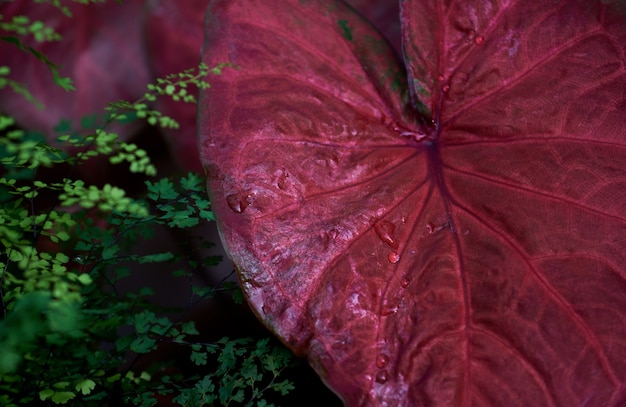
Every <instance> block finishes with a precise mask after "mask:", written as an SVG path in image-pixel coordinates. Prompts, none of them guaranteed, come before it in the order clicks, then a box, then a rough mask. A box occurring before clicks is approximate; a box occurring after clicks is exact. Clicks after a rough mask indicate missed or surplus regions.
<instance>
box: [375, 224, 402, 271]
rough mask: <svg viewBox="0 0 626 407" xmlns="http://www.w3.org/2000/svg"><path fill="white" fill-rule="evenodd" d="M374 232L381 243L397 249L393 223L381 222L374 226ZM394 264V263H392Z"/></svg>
mask: <svg viewBox="0 0 626 407" xmlns="http://www.w3.org/2000/svg"><path fill="white" fill-rule="evenodd" d="M374 230H375V231H376V234H377V235H378V237H379V238H380V240H382V241H383V242H385V243H387V244H388V245H389V246H391V248H392V249H397V248H398V241H397V240H396V239H395V237H394V236H393V232H394V230H396V225H394V224H393V223H391V222H389V221H386V220H383V221H381V222H378V223H376V224H375V225H374ZM392 263H395V262H392Z"/></svg>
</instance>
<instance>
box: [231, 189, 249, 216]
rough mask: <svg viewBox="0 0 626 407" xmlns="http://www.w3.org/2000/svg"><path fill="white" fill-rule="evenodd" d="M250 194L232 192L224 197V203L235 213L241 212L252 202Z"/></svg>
mask: <svg viewBox="0 0 626 407" xmlns="http://www.w3.org/2000/svg"><path fill="white" fill-rule="evenodd" d="M251 198H252V195H250V194H245V193H239V194H232V195H228V196H227V197H226V203H227V204H228V206H229V207H230V209H232V210H233V212H235V213H242V212H243V211H245V210H246V208H247V207H248V206H249V205H250V204H251V203H252V200H251Z"/></svg>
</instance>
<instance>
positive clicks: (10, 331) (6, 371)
mask: <svg viewBox="0 0 626 407" xmlns="http://www.w3.org/2000/svg"><path fill="white" fill-rule="evenodd" d="M38 2H43V1H38ZM47 2H48V3H51V4H53V5H55V6H57V7H59V8H61V9H62V10H63V11H64V12H66V14H68V15H69V10H68V9H67V8H64V6H62V5H61V4H60V2H59V1H55V0H52V1H47ZM80 2H81V3H89V1H80ZM0 30H4V31H5V32H9V33H10V34H12V35H8V36H4V37H2V38H3V40H5V41H9V42H11V43H13V44H15V45H17V46H18V47H17V48H16V49H17V50H18V51H16V52H19V49H21V50H22V51H23V50H27V51H29V52H31V53H32V52H33V50H32V49H28V48H27V47H25V46H23V38H20V37H23V36H33V38H35V40H37V41H57V40H59V39H60V38H59V36H58V34H57V33H55V32H54V31H53V30H51V29H48V28H46V26H45V25H44V24H42V23H40V22H33V21H30V20H28V19H27V18H19V17H18V18H13V19H12V20H10V21H5V20H2V18H1V16H0ZM35 52H36V51H35ZM35 56H37V59H38V60H39V61H41V62H43V63H45V64H46V65H48V66H49V67H51V70H52V71H53V73H54V69H55V66H56V65H54V64H52V63H51V62H50V61H48V60H47V58H46V57H45V56H43V55H39V56H38V55H36V54H35ZM225 66H227V65H226V64H224V65H221V66H217V67H214V68H208V67H206V66H204V65H200V66H199V67H198V68H197V69H191V70H188V71H184V72H182V73H180V74H177V75H171V76H168V77H166V78H163V79H159V80H157V81H156V83H155V84H153V85H150V86H149V87H148V89H147V92H146V94H145V95H144V97H143V98H142V99H140V100H138V101H136V102H125V101H120V102H116V103H114V104H112V105H111V106H110V108H109V109H108V110H107V112H106V123H107V124H106V125H105V126H104V127H99V128H94V129H93V131H90V132H89V134H88V135H87V136H79V135H78V134H77V133H75V132H72V131H71V126H70V125H69V124H68V123H61V124H60V125H59V127H58V128H57V130H59V131H61V133H62V135H61V136H60V137H58V140H57V143H56V144H55V146H56V147H52V146H50V145H49V143H48V140H46V138H45V137H44V136H42V135H39V134H34V133H31V132H28V131H25V130H22V129H20V128H18V127H16V124H15V122H14V120H13V118H12V117H9V116H7V115H4V114H0V167H1V168H2V169H1V170H0V301H1V303H0V311H1V313H0V349H1V351H0V405H2V406H21V405H57V404H66V405H72V406H89V407H90V406H106V405H111V406H118V405H134V406H152V405H156V403H157V397H169V398H170V399H171V403H172V404H171V405H180V406H185V407H196V406H197V407H199V406H205V405H223V406H229V405H246V406H253V405H257V406H270V405H271V404H269V403H268V402H267V401H266V400H265V396H266V395H267V394H271V393H273V394H274V395H285V394H287V393H288V392H289V391H291V390H292V389H293V384H292V383H291V382H290V381H288V380H284V379H283V378H282V374H283V373H284V371H285V369H288V368H289V367H290V366H292V365H293V363H294V361H293V359H292V356H291V354H290V353H289V352H288V351H287V350H285V348H283V347H282V346H279V345H270V342H269V339H262V340H259V341H254V340H252V339H249V338H222V339H220V340H218V341H216V342H211V343H206V342H199V339H200V337H199V332H198V329H197V328H196V326H195V324H194V322H193V321H183V320H182V318H181V315H182V312H183V311H184V310H172V309H163V308H162V307H160V306H157V305H156V304H154V303H153V302H151V301H150V299H151V296H152V295H153V294H154V293H153V290H152V289H151V288H150V286H149V285H146V286H143V287H140V288H138V289H136V290H122V289H121V285H123V283H124V281H126V280H127V279H129V277H131V276H132V275H133V273H134V272H135V270H136V268H137V266H138V265H140V264H147V265H154V264H158V263H160V264H165V265H167V266H168V267H169V269H170V271H169V272H168V273H169V274H171V275H172V276H176V277H177V278H183V279H185V280H187V281H188V282H189V292H188V297H189V298H188V304H189V306H190V307H191V306H193V305H195V304H197V303H199V302H200V301H203V300H205V299H208V298H212V297H213V296H215V295H216V293H218V292H222V291H226V292H232V294H233V296H234V298H235V299H236V300H237V301H242V298H243V297H242V294H241V291H240V290H239V288H238V287H237V286H236V285H234V284H228V283H222V284H217V285H215V286H211V285H199V284H196V283H194V282H193V281H194V279H193V278H192V277H193V275H194V272H195V270H198V269H201V268H204V267H207V266H213V265H215V264H217V263H218V262H219V259H218V258H215V257H207V258H204V259H196V258H194V257H192V256H189V255H186V254H181V253H178V252H172V251H165V252H159V251H157V252H152V253H140V252H138V251H137V250H136V246H137V244H138V243H139V242H141V241H149V240H150V239H152V238H153V236H154V235H155V234H156V230H157V229H158V228H161V229H163V228H165V229H167V230H172V231H173V230H186V232H185V233H186V235H187V236H191V232H188V231H187V230H189V229H190V228H192V227H195V226H198V225H200V224H203V223H206V222H210V221H213V220H214V218H213V213H212V212H211V206H210V202H209V201H208V199H207V197H206V193H205V191H204V180H203V179H202V178H201V177H200V176H199V175H198V174H194V173H189V174H187V175H184V176H180V177H172V178H161V179H156V178H154V176H155V175H156V168H155V166H154V165H153V164H152V162H151V161H150V158H149V157H148V154H147V152H146V151H145V150H143V149H141V148H139V147H138V146H137V145H136V144H134V143H131V142H128V141H123V140H121V139H120V137H119V136H118V134H115V133H111V132H109V131H107V126H108V124H109V123H111V122H113V121H118V122H128V121H132V120H138V119H143V120H145V121H146V122H147V123H149V124H151V125H157V126H160V127H163V128H176V127H177V126H178V124H177V123H175V121H174V120H172V119H171V118H168V117H166V116H164V115H162V114H161V113H160V112H158V111H156V110H154V109H153V108H151V107H150V103H152V102H154V101H155V100H156V99H157V98H158V97H170V98H172V99H173V100H175V101H180V102H181V103H195V97H193V96H192V95H191V94H189V93H188V92H187V89H188V87H189V86H192V85H193V86H195V87H199V88H203V87H207V86H209V85H208V83H207V82H206V77H207V76H208V75H210V74H219V73H221V69H223V68H224V67H225ZM9 73H10V72H9V70H8V68H7V67H0V89H1V88H11V89H13V90H14V91H16V92H17V93H20V94H22V95H25V96H27V97H28V98H29V99H30V100H32V101H34V98H32V96H30V94H28V92H27V91H26V90H25V89H26V86H25V85H24V84H19V83H16V82H12V81H11V80H10V79H8V75H9ZM58 79H59V78H57V80H56V81H55V82H56V83H57V85H59V86H62V87H66V88H68V89H69V87H68V83H71V82H68V81H64V80H58ZM94 122H95V120H94V119H92V118H84V119H83V120H82V123H81V126H82V127H83V129H86V128H91V127H93V123H94ZM68 151H74V152H75V153H72V154H69V153H68ZM98 159H100V160H102V159H106V160H107V161H108V162H110V163H111V164H113V165H124V166H127V169H128V172H129V173H133V174H140V175H142V176H143V177H145V178H146V180H145V186H146V188H145V191H144V193H140V194H135V195H131V194H129V193H127V191H125V190H124V189H123V188H122V187H120V186H118V185H114V184H112V183H106V184H104V185H101V186H97V185H90V184H89V183H87V182H86V181H85V180H83V179H81V178H80V176H76V174H79V175H80V168H81V166H83V165H84V164H86V163H89V162H91V160H98ZM50 173H54V174H65V175H60V176H59V177H52V179H51V177H50V176H47V174H50ZM190 240H191V238H190ZM199 246H200V247H209V246H211V244H210V243H209V242H205V241H201V242H200V244H199ZM172 315H174V316H172ZM161 344H169V345H171V346H176V347H180V348H183V349H186V350H187V351H188V354H189V360H190V362H191V363H192V364H194V365H196V366H197V367H199V369H198V370H197V373H193V374H190V375H185V376H183V375H182V374H179V373H176V374H169V375H164V374H163V373H161V372H163V371H165V370H166V369H167V368H168V366H169V365H172V364H173V363H175V362H171V361H159V362H155V363H153V364H149V365H147V366H143V365H142V367H141V368H140V367H138V364H137V361H138V360H139V358H140V356H141V355H144V356H145V355H151V354H153V353H154V352H155V350H156V349H157V347H158V346H159V345H161ZM155 360H156V359H155ZM200 368H201V369H200Z"/></svg>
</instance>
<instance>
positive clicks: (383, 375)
mask: <svg viewBox="0 0 626 407" xmlns="http://www.w3.org/2000/svg"><path fill="white" fill-rule="evenodd" d="M387 380H389V373H387V371H386V370H381V371H380V372H378V374H377V375H376V382H378V383H380V384H385V383H387Z"/></svg>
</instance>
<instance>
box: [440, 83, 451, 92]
mask: <svg viewBox="0 0 626 407" xmlns="http://www.w3.org/2000/svg"><path fill="white" fill-rule="evenodd" d="M442 90H443V93H447V92H448V91H449V90H450V85H443V89H442Z"/></svg>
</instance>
